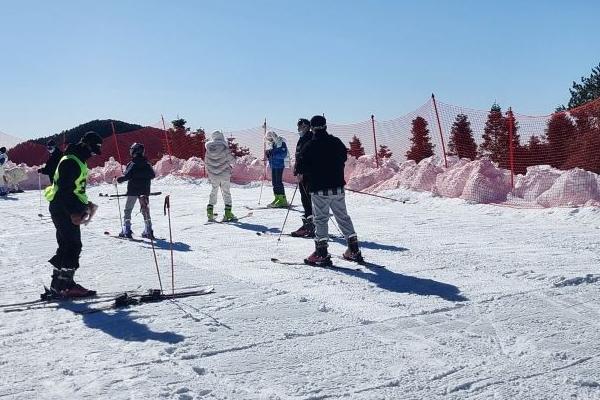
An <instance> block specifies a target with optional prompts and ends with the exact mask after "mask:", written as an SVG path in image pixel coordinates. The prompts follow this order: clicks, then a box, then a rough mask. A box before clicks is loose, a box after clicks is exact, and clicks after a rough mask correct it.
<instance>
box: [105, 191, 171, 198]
mask: <svg viewBox="0 0 600 400" xmlns="http://www.w3.org/2000/svg"><path fill="white" fill-rule="evenodd" d="M161 194H162V192H152V193H150V194H148V196H160V195H161ZM98 195H99V196H100V197H127V196H128V194H127V193H125V194H118V195H116V194H108V193H98Z"/></svg>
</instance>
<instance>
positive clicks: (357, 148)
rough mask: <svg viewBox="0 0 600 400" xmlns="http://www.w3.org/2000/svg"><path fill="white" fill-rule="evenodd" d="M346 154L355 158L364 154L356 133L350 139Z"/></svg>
mask: <svg viewBox="0 0 600 400" xmlns="http://www.w3.org/2000/svg"><path fill="white" fill-rule="evenodd" d="M348 154H350V155H351V156H353V157H356V158H358V157H360V156H364V155H365V149H364V147H363V146H362V143H361V142H360V139H359V138H358V137H357V136H356V135H354V136H352V140H351V141H350V149H348Z"/></svg>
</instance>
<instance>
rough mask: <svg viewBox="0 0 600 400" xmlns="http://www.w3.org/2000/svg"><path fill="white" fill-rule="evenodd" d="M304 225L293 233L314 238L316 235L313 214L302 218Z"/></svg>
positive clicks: (296, 235)
mask: <svg viewBox="0 0 600 400" xmlns="http://www.w3.org/2000/svg"><path fill="white" fill-rule="evenodd" d="M302 222H303V223H302V226H301V227H300V228H299V229H298V230H296V231H294V232H292V233H291V235H292V236H293V237H305V238H312V237H315V224H314V223H313V217H312V215H311V216H310V217H307V218H302Z"/></svg>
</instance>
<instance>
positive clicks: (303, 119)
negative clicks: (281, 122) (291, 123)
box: [298, 118, 310, 127]
mask: <svg viewBox="0 0 600 400" xmlns="http://www.w3.org/2000/svg"><path fill="white" fill-rule="evenodd" d="M303 125H306V126H308V127H310V121H309V120H307V119H306V118H300V119H299V120H298V127H301V126H303Z"/></svg>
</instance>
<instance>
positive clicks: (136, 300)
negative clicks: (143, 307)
mask: <svg viewBox="0 0 600 400" xmlns="http://www.w3.org/2000/svg"><path fill="white" fill-rule="evenodd" d="M190 288H194V287H190ZM211 293H214V288H213V287H212V286H204V287H200V288H198V289H195V290H188V291H183V292H177V293H161V291H160V290H158V289H151V290H149V291H147V292H139V291H137V290H134V291H131V292H114V293H100V294H96V295H95V296H90V297H81V298H61V297H56V298H48V299H44V300H42V299H40V300H32V301H25V302H19V303H10V304H2V305H0V309H2V311H4V312H5V313H11V312H20V311H27V310H35V309H42V308H60V306H61V304H73V305H82V306H84V307H87V306H88V305H92V304H100V303H108V304H105V305H102V306H99V307H93V308H82V309H79V310H72V311H73V312H74V313H76V314H92V313H97V312H101V311H106V310H111V309H118V308H124V307H129V306H135V305H140V304H144V303H156V302H160V301H163V300H171V299H179V298H184V297H192V296H203V295H207V294H211Z"/></svg>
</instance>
